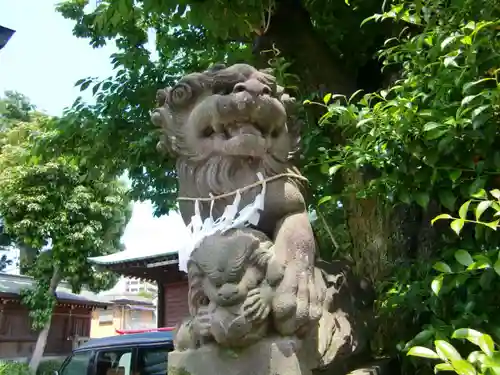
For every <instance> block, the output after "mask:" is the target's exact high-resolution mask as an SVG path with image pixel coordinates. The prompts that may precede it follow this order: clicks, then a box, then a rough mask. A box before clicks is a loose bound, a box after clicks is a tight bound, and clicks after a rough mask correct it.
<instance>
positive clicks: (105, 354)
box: [64, 349, 132, 375]
mask: <svg viewBox="0 0 500 375" xmlns="http://www.w3.org/2000/svg"><path fill="white" fill-rule="evenodd" d="M131 364H132V349H114V350H104V351H100V352H99V353H98V354H97V358H96V365H95V366H96V367H95V369H96V372H95V375H130V374H131ZM64 375H65V374H64Z"/></svg>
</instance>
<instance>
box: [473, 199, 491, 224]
mask: <svg viewBox="0 0 500 375" xmlns="http://www.w3.org/2000/svg"><path fill="white" fill-rule="evenodd" d="M491 203H492V202H491V201H482V202H481V203H479V204H478V205H477V207H476V220H477V221H479V219H480V218H481V215H482V214H483V213H484V211H486V209H487V208H488V207H490V206H491Z"/></svg>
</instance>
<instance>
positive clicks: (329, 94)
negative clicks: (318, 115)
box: [323, 93, 332, 104]
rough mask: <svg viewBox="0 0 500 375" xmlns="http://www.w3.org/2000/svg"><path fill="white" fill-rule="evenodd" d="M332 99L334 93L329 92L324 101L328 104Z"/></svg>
mask: <svg viewBox="0 0 500 375" xmlns="http://www.w3.org/2000/svg"><path fill="white" fill-rule="evenodd" d="M331 99H332V94H331V93H328V94H326V95H325V96H324V98H323V103H325V104H328V103H329V102H330V100H331Z"/></svg>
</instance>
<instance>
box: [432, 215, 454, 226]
mask: <svg viewBox="0 0 500 375" xmlns="http://www.w3.org/2000/svg"><path fill="white" fill-rule="evenodd" d="M442 219H453V216H451V215H449V214H441V215H438V216H436V217H435V218H434V219H432V221H431V224H432V225H434V223H435V222H436V221H438V220H442Z"/></svg>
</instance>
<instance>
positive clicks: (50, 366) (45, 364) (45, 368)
mask: <svg viewBox="0 0 500 375" xmlns="http://www.w3.org/2000/svg"><path fill="white" fill-rule="evenodd" d="M61 366H62V361H58V360H55V359H51V360H46V361H42V362H40V366H38V369H37V370H36V375H54V371H59V369H60V368H61Z"/></svg>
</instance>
